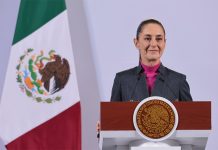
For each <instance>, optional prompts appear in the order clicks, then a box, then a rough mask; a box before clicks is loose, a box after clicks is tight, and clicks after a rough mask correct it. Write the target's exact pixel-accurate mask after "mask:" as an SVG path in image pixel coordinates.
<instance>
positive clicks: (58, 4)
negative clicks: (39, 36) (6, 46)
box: [13, 0, 66, 45]
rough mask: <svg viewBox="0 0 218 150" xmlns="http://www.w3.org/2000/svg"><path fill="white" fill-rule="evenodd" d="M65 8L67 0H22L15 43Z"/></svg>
mask: <svg viewBox="0 0 218 150" xmlns="http://www.w3.org/2000/svg"><path fill="white" fill-rule="evenodd" d="M65 9H66V4H65V0H21V3H20V9H19V14H18V19H17V24H16V30H15V34H14V39H13V45H14V44H15V43H17V42H18V41H20V40H22V39H23V38H25V37H26V36H28V35H29V34H31V33H33V32H34V31H36V30H37V29H38V28H40V27H41V26H43V25H44V24H46V23H47V22H48V21H49V20H51V19H52V18H54V17H55V16H57V15H58V14H60V13H61V12H62V11H64V10H65Z"/></svg>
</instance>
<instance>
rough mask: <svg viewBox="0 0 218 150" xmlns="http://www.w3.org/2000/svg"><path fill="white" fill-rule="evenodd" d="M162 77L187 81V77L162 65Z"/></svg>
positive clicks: (160, 70)
mask: <svg viewBox="0 0 218 150" xmlns="http://www.w3.org/2000/svg"><path fill="white" fill-rule="evenodd" d="M158 70H159V72H160V74H161V76H163V77H164V78H165V79H169V80H170V79H173V80H185V79H186V75H184V74H182V73H179V72H176V71H174V70H172V69H169V68H167V67H165V66H163V65H162V64H161V66H160V68H159V69H158Z"/></svg>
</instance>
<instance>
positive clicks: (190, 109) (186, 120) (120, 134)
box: [99, 101, 211, 150]
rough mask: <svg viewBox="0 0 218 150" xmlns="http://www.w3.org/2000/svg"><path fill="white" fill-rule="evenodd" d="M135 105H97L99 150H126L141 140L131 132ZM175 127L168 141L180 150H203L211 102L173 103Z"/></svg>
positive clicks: (103, 103) (120, 103) (208, 126)
mask: <svg viewBox="0 0 218 150" xmlns="http://www.w3.org/2000/svg"><path fill="white" fill-rule="evenodd" d="M138 103H139V102H101V110H100V111H101V112H100V117H101V118H100V119H101V120H100V124H101V131H100V139H99V146H100V149H103V150H129V149H130V148H129V145H130V144H131V143H133V142H134V141H137V140H140V139H142V137H141V136H139V135H138V133H137V132H136V131H135V129H134V125H133V112H134V109H135V107H136V106H137V105H138ZM173 104H174V106H175V107H176V109H177V111H178V115H179V122H178V127H177V129H176V131H175V132H174V134H173V135H172V136H171V137H170V138H169V140H174V141H176V142H177V143H179V144H180V145H181V147H182V150H204V149H205V147H206V144H207V139H208V136H209V134H210V131H211V102H209V101H204V102H173Z"/></svg>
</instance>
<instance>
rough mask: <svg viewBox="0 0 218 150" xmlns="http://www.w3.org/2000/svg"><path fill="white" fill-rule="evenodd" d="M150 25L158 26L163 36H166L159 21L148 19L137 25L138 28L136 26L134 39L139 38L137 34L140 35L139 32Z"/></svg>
mask: <svg viewBox="0 0 218 150" xmlns="http://www.w3.org/2000/svg"><path fill="white" fill-rule="evenodd" d="M150 23H153V24H158V25H159V26H160V27H161V28H162V29H163V32H164V35H166V33H165V29H164V26H163V25H162V23H161V22H160V21H158V20H155V19H148V20H144V21H142V22H141V23H140V24H139V26H138V28H137V31H136V39H138V38H139V34H140V32H141V31H142V28H143V27H144V26H145V25H147V24H150Z"/></svg>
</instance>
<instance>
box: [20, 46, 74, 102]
mask: <svg viewBox="0 0 218 150" xmlns="http://www.w3.org/2000/svg"><path fill="white" fill-rule="evenodd" d="M33 51H34V50H33V49H31V48H30V49H27V50H26V51H25V53H24V54H23V55H22V56H20V59H19V63H18V65H17V67H16V69H17V82H18V83H19V87H20V89H21V91H22V92H24V93H26V95H27V96H28V97H32V98H33V99H34V100H36V101H37V102H46V103H53V102H56V101H60V100H61V96H57V94H56V93H58V92H59V91H60V90H62V89H63V88H64V87H65V85H66V84H67V82H68V80H69V76H70V66H69V62H68V61H67V59H66V58H63V57H61V56H60V55H58V54H57V53H56V51H55V50H50V51H49V52H47V53H46V51H44V50H41V51H40V52H39V53H33ZM54 95H55V96H54Z"/></svg>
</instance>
